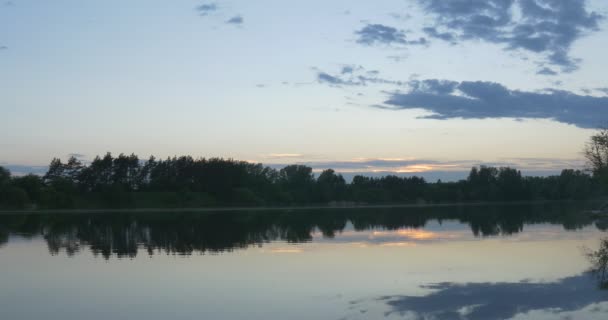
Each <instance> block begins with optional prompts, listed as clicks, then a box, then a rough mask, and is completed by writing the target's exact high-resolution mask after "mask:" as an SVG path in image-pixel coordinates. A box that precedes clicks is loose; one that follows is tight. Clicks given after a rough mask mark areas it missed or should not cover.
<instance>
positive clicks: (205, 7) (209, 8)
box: [196, 3, 218, 16]
mask: <svg viewBox="0 0 608 320" xmlns="http://www.w3.org/2000/svg"><path fill="white" fill-rule="evenodd" d="M217 9H218V6H217V4H216V3H205V4H201V5H200V6H198V7H196V11H198V12H199V14H200V15H201V16H206V15H209V14H211V13H213V12H215V11H217Z"/></svg>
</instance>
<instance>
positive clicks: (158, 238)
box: [0, 204, 593, 259]
mask: <svg viewBox="0 0 608 320" xmlns="http://www.w3.org/2000/svg"><path fill="white" fill-rule="evenodd" d="M434 220H436V221H439V222H441V221H444V220H453V221H458V222H460V223H462V224H465V225H469V226H470V229H471V232H472V234H473V235H474V236H478V237H487V236H496V235H510V234H515V233H518V232H521V231H522V230H523V229H524V226H525V225H526V224H535V223H552V224H559V225H562V226H563V227H564V228H565V229H567V230H571V229H578V228H581V227H584V226H588V225H591V224H592V223H593V220H591V219H590V218H589V217H588V216H585V215H581V214H580V210H578V208H577V207H568V206H564V205H563V204H558V205H549V204H542V205H541V204H537V205H510V206H500V207H498V206H497V207H493V206H479V207H471V206H468V207H424V208H407V209H404V208H392V209H391V208H385V209H348V210H346V209H335V210H301V211H278V210H277V211H243V212H215V213H211V212H207V213H178V212H150V213H104V214H29V215H23V214H21V215H1V216H0V245H1V244H2V242H8V241H10V235H17V234H18V235H20V236H25V237H42V238H43V239H44V240H45V241H46V243H47V245H48V249H49V252H50V253H51V254H58V253H59V252H65V253H66V254H67V255H73V254H75V253H77V252H80V251H81V250H83V248H85V249H88V250H90V251H91V252H92V253H93V254H95V255H100V256H102V257H104V258H105V259H109V258H110V257H113V256H115V257H119V258H120V257H135V256H137V254H138V252H139V251H140V250H143V251H144V252H147V253H148V254H150V255H153V254H158V253H166V254H177V255H190V254H193V253H200V254H206V253H218V252H224V251H232V250H235V249H243V248H247V247H249V246H261V245H263V244H265V243H268V242H270V241H277V240H280V241H287V242H290V243H301V242H307V241H311V240H312V239H313V234H314V233H315V232H320V233H321V234H322V235H323V237H325V238H333V237H335V236H337V235H338V234H339V233H341V232H342V231H344V229H345V228H346V226H347V224H351V225H352V226H353V228H354V229H355V231H365V230H398V229H403V228H412V229H416V228H423V227H424V226H425V225H426V224H427V223H428V222H429V221H434Z"/></svg>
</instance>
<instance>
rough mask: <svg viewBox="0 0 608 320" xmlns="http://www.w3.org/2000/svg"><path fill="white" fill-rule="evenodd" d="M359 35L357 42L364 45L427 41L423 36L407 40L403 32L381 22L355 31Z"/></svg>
mask: <svg viewBox="0 0 608 320" xmlns="http://www.w3.org/2000/svg"><path fill="white" fill-rule="evenodd" d="M355 34H356V35H357V36H358V37H359V38H358V39H357V42H358V43H361V44H364V45H368V46H371V45H375V44H386V45H394V44H398V45H425V44H427V41H426V39H425V38H419V39H417V40H407V39H406V36H405V32H403V31H401V30H397V29H395V28H393V27H389V26H385V25H382V24H368V25H366V26H365V27H363V28H362V29H361V30H358V31H356V32H355Z"/></svg>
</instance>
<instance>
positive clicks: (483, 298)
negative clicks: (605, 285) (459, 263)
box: [378, 273, 608, 320]
mask: <svg viewBox="0 0 608 320" xmlns="http://www.w3.org/2000/svg"><path fill="white" fill-rule="evenodd" d="M424 288H426V289H431V290H433V292H432V293H430V294H428V295H426V296H385V297H381V298H379V299H378V301H382V302H385V303H386V304H387V305H388V306H389V307H390V308H391V311H390V312H388V313H387V314H386V315H387V316H388V315H390V314H393V313H398V314H401V315H405V314H409V315H412V316H414V318H416V319H437V320H443V319H470V320H482V319H483V320H498V319H511V318H513V317H515V316H516V315H517V314H521V313H526V312H530V311H534V310H546V311H552V313H553V315H554V316H555V318H558V316H557V314H556V313H560V312H572V311H581V310H583V309H584V308H585V307H587V306H589V305H593V304H597V303H600V302H605V301H607V300H608V299H607V296H606V295H605V292H602V291H600V290H598V288H597V283H596V282H595V279H594V278H593V277H592V276H591V275H590V274H587V273H583V274H580V275H576V276H572V277H568V278H564V279H562V280H560V281H557V282H550V283H542V282H539V283H536V282H524V281H522V282H514V283H511V282H503V283H466V284H456V283H439V284H432V285H429V286H424Z"/></svg>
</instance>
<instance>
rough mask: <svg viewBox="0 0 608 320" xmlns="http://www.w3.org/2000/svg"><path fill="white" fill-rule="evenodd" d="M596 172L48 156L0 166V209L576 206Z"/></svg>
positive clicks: (595, 191) (594, 187) (596, 192)
mask: <svg viewBox="0 0 608 320" xmlns="http://www.w3.org/2000/svg"><path fill="white" fill-rule="evenodd" d="M599 176H600V175H598V174H588V173H586V172H583V171H580V170H572V169H566V170H563V171H562V172H561V174H559V175H555V176H548V177H530V176H523V175H522V174H521V172H520V171H518V170H516V169H514V168H509V167H501V168H495V167H489V166H480V167H473V168H472V169H471V171H470V173H469V175H468V177H467V178H466V179H464V180H461V181H457V182H442V181H436V182H428V181H426V180H425V179H424V178H421V177H416V176H413V177H399V176H395V175H387V176H383V177H379V178H376V177H367V176H363V175H358V176H355V177H354V178H353V179H352V181H351V182H347V181H346V180H345V179H344V177H343V176H342V175H340V174H338V173H336V172H335V171H334V170H332V169H327V170H324V171H322V172H320V173H318V175H317V174H315V173H314V172H313V169H312V168H311V167H308V166H305V165H298V164H295V165H288V166H285V167H284V168H282V169H279V170H277V169H273V168H271V167H268V166H264V165H262V164H259V163H250V162H245V161H237V160H232V159H222V158H209V159H206V158H193V157H191V156H180V157H171V158H167V159H165V160H159V159H156V158H155V157H150V158H149V159H147V160H141V159H140V158H139V157H138V156H136V155H134V154H131V155H125V154H120V155H118V156H113V155H112V154H110V153H107V154H105V155H104V156H97V157H96V158H95V159H94V160H93V161H91V162H90V163H86V164H85V163H83V162H81V161H80V160H78V159H77V158H75V157H71V158H69V159H68V160H67V162H63V161H62V160H60V159H58V158H55V159H53V160H52V161H51V163H50V165H49V167H48V171H47V172H46V174H45V175H44V176H39V175H33V174H29V175H25V176H12V175H11V173H10V172H9V171H8V170H7V169H5V168H2V167H0V208H2V209H95V208H100V209H101V208H196V207H224V206H290V205H294V206H295V205H333V206H340V205H359V204H409V203H412V204H436V203H466V202H494V201H501V202H509V201H536V200H582V199H587V198H590V197H596V196H601V195H602V194H603V193H604V190H603V189H604V188H602V186H603V185H604V184H603V183H601V181H600V180H601V179H599Z"/></svg>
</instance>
